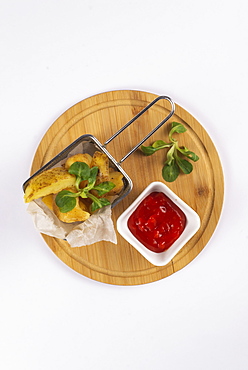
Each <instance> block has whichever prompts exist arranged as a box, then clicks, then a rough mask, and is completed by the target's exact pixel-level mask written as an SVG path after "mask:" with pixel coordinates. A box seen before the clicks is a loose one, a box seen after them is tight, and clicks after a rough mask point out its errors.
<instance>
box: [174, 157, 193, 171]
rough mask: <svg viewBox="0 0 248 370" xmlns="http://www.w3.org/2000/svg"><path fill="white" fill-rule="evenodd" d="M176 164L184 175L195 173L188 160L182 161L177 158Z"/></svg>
mask: <svg viewBox="0 0 248 370" xmlns="http://www.w3.org/2000/svg"><path fill="white" fill-rule="evenodd" d="M176 162H177V164H178V166H179V167H180V169H181V170H182V171H183V173H186V174H189V173H190V172H192V171H193V166H192V164H191V163H190V162H189V161H187V160H186V159H182V158H180V157H178V156H177V157H176Z"/></svg>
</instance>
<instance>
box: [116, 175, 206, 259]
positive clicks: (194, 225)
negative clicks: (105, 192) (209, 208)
mask: <svg viewBox="0 0 248 370" xmlns="http://www.w3.org/2000/svg"><path fill="white" fill-rule="evenodd" d="M152 192H162V193H164V194H165V195H166V196H167V197H168V198H170V199H171V200H172V202H173V203H174V204H176V205H177V206H178V207H179V208H180V209H181V210H182V211H183V212H184V214H185V216H186V225H185V229H184V230H183V232H182V234H181V235H180V236H179V238H178V239H177V240H176V241H175V242H174V243H173V244H172V245H171V246H170V247H169V248H168V249H167V250H165V251H164V252H161V253H156V252H152V251H151V250H149V249H147V248H146V247H145V246H144V245H143V244H142V243H141V242H139V240H138V239H137V238H136V237H135V236H134V235H133V234H132V232H131V231H130V230H129V228H128V219H129V217H130V216H131V214H132V213H133V212H134V211H135V209H136V208H137V207H138V205H139V204H140V203H141V202H142V201H143V199H144V198H146V197H147V196H148V195H149V194H150V193H152ZM200 224H201V222H200V217H199V216H198V214H197V213H196V212H195V211H194V210H193V209H192V208H190V207H189V206H188V205H187V204H186V203H185V202H184V201H183V200H182V199H180V198H179V197H178V196H177V195H176V194H175V193H174V192H173V191H172V190H171V189H169V188H168V187H167V186H166V185H165V184H163V183H162V182H159V181H155V182H152V183H151V184H150V185H148V186H147V188H146V189H145V190H144V191H143V192H142V193H141V194H140V195H139V196H138V198H137V199H136V200H135V201H134V202H133V203H132V204H131V205H130V206H129V207H128V208H127V209H126V210H125V211H124V212H123V213H122V214H121V215H120V217H119V218H118V220H117V230H118V232H119V233H120V234H121V236H122V237H123V238H124V239H126V240H127V242H128V243H130V244H131V245H132V246H133V247H134V248H135V249H137V251H138V252H139V253H140V254H142V256H143V257H145V258H146V259H147V260H148V261H149V262H150V263H152V264H153V265H155V266H165V265H167V263H169V262H170V261H171V260H172V258H173V257H174V256H175V255H176V254H177V253H178V252H179V250H180V249H181V248H182V247H183V246H184V245H185V244H186V243H187V242H188V241H189V240H190V239H191V238H192V236H193V235H194V234H195V233H196V232H197V231H198V230H199V228H200Z"/></svg>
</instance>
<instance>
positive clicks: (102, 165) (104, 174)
mask: <svg viewBox="0 0 248 370" xmlns="http://www.w3.org/2000/svg"><path fill="white" fill-rule="evenodd" d="M94 166H97V167H98V168H99V171H98V174H97V178H96V184H99V183H100V182H104V181H108V180H109V159H108V156H107V155H106V154H105V153H101V152H98V151H96V152H95V153H94V155H93V158H92V162H91V167H94Z"/></svg>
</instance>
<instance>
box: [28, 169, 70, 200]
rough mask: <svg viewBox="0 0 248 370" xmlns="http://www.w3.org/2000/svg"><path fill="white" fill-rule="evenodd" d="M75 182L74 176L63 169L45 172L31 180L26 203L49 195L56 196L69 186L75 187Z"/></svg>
mask: <svg viewBox="0 0 248 370" xmlns="http://www.w3.org/2000/svg"><path fill="white" fill-rule="evenodd" d="M75 180H76V178H75V176H74V175H71V174H70V173H69V172H68V171H67V170H65V169H64V168H61V167H56V168H52V169H50V170H47V171H44V172H42V173H40V174H39V175H37V176H35V177H34V178H33V179H31V180H30V182H29V184H28V186H27V187H26V189H25V193H24V201H25V202H26V203H29V202H31V201H32V200H34V199H38V198H42V197H45V196H46V195H48V194H56V193H58V192H60V191H61V190H63V189H65V188H67V187H68V186H72V185H74V184H75Z"/></svg>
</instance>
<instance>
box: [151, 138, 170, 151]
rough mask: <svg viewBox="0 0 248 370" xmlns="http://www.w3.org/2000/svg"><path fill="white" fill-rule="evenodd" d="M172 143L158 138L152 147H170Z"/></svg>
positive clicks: (157, 148)
mask: <svg viewBox="0 0 248 370" xmlns="http://www.w3.org/2000/svg"><path fill="white" fill-rule="evenodd" d="M171 145H172V144H171V143H165V142H164V141H163V140H157V141H155V142H154V143H153V144H152V147H153V148H154V149H156V150H159V149H163V148H168V147H170V146H171Z"/></svg>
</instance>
